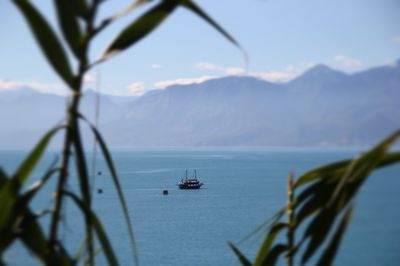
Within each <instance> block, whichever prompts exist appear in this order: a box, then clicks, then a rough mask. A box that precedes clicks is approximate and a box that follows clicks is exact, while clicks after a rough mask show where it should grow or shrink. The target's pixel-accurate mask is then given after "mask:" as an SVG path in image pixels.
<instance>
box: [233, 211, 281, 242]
mask: <svg viewBox="0 0 400 266" xmlns="http://www.w3.org/2000/svg"><path fill="white" fill-rule="evenodd" d="M285 213H286V206H285V207H283V208H282V209H280V210H279V211H278V212H276V213H275V214H274V215H273V216H272V217H270V218H269V219H267V220H266V221H265V222H263V223H262V224H260V225H259V226H257V227H256V229H254V230H253V231H252V232H250V233H249V234H248V235H246V236H245V237H244V238H242V239H241V240H240V241H239V243H242V242H244V241H246V240H248V239H250V238H251V237H253V236H255V235H256V234H260V233H262V234H264V233H265V232H266V231H267V230H268V229H270V227H271V225H274V224H276V223H277V222H278V221H279V220H280V219H281V218H282V216H283V215H284V214H285Z"/></svg>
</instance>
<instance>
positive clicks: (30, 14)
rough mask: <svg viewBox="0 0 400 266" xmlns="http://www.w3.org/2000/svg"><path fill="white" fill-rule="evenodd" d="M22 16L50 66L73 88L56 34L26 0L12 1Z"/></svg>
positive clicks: (67, 65) (63, 52)
mask: <svg viewBox="0 0 400 266" xmlns="http://www.w3.org/2000/svg"><path fill="white" fill-rule="evenodd" d="M13 2H14V3H15V4H16V6H17V7H18V8H19V10H20V11H21V12H22V14H23V15H24V17H25V19H26V20H27V22H28V25H29V27H30V29H31V31H32V33H33V35H34V36H35V38H36V41H37V42H38V44H39V46H40V48H41V49H42V52H43V53H44V55H45V56H46V58H47V60H48V61H49V63H50V65H51V66H52V67H53V68H54V70H55V71H56V72H57V73H58V74H59V75H60V77H61V78H62V79H63V80H64V81H65V83H67V84H68V85H69V86H70V87H71V88H74V77H73V73H72V71H71V67H70V64H69V62H68V58H67V55H66V53H65V51H64V48H63V47H62V45H61V43H60V41H59V40H58V38H57V36H56V34H55V33H54V31H53V30H52V28H51V27H50V25H49V24H48V23H47V21H46V20H45V19H44V18H43V16H42V15H41V14H40V13H39V11H38V10H36V8H35V7H34V6H33V5H32V4H31V2H30V1H28V0H13Z"/></svg>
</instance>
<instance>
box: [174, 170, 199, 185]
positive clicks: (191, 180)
mask: <svg viewBox="0 0 400 266" xmlns="http://www.w3.org/2000/svg"><path fill="white" fill-rule="evenodd" d="M202 185H203V183H201V182H200V181H199V180H198V179H197V172H196V170H194V176H193V177H188V171H187V170H186V174H185V177H184V178H183V177H182V179H181V181H180V182H179V183H178V184H177V186H178V187H179V188H180V189H199V188H201V186H202Z"/></svg>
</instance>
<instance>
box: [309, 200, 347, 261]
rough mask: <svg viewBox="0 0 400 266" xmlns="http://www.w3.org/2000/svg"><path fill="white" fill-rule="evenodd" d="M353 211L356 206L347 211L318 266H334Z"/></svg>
mask: <svg viewBox="0 0 400 266" xmlns="http://www.w3.org/2000/svg"><path fill="white" fill-rule="evenodd" d="M353 209H354V206H350V207H349V208H348V209H347V211H346V213H345V214H344V216H343V218H342V221H341V222H340V224H339V226H338V229H337V230H336V233H335V235H334V236H333V237H332V239H331V241H330V243H329V245H328V247H327V248H326V249H325V251H324V253H323V254H322V256H321V257H320V259H319V261H318V263H317V265H318V266H325V265H332V262H333V260H334V258H335V255H336V252H337V250H338V248H339V245H340V242H341V241H342V238H343V235H344V233H345V232H346V228H347V225H348V224H349V222H350V220H351V217H352V214H353Z"/></svg>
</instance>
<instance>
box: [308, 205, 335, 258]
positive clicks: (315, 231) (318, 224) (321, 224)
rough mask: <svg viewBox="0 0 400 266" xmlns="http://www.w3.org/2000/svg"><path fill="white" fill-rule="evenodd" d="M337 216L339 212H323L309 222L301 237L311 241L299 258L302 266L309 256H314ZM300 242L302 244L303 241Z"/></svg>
mask: <svg viewBox="0 0 400 266" xmlns="http://www.w3.org/2000/svg"><path fill="white" fill-rule="evenodd" d="M338 214H339V212H335V211H334V210H332V209H330V210H323V211H321V212H320V213H318V214H317V216H316V218H314V219H313V220H312V221H311V223H310V225H309V226H308V227H307V229H306V232H305V233H304V237H303V239H306V238H308V237H311V240H310V242H309V243H308V245H307V248H306V250H305V251H304V253H303V256H302V258H301V263H302V265H304V264H305V263H306V262H307V261H308V260H309V259H310V258H311V256H312V255H314V253H315V251H317V250H318V248H319V247H320V245H321V243H322V242H323V241H324V240H325V238H326V237H327V235H328V233H329V230H330V229H331V227H332V225H333V223H334V221H335V217H336V215H338ZM301 242H303V240H302V241H301Z"/></svg>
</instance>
